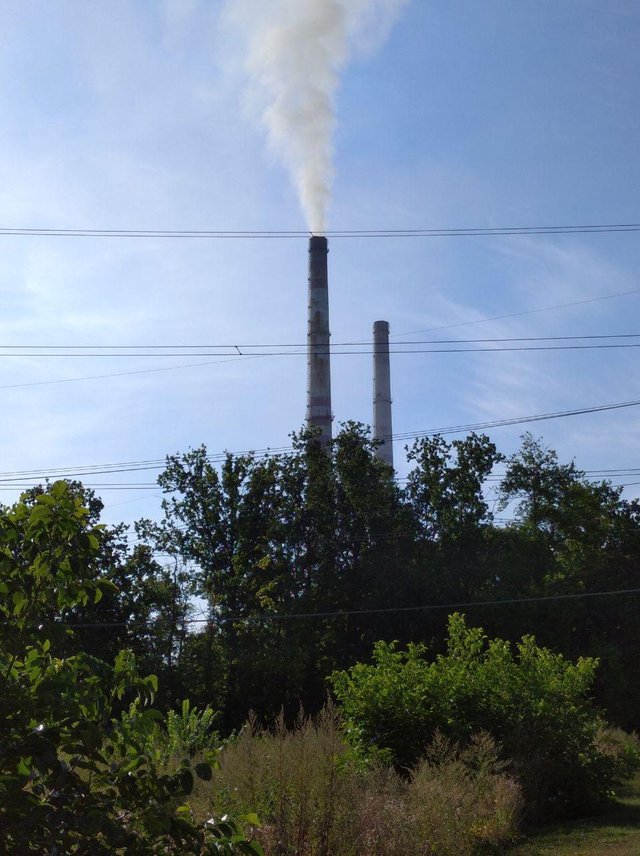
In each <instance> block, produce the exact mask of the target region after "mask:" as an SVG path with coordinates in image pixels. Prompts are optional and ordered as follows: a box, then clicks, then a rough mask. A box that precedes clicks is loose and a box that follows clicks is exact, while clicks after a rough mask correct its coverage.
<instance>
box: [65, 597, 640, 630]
mask: <svg viewBox="0 0 640 856" xmlns="http://www.w3.org/2000/svg"><path fill="white" fill-rule="evenodd" d="M629 594H640V588H630V589H616V590H614V591H594V592H579V593H574V594H553V595H542V596H540V597H514V598H508V599H504V600H479V601H463V602H459V603H440V604H423V605H422V606H389V607H378V608H371V609H339V610H327V611H323V612H282V613H271V614H269V613H265V614H263V615H252V616H245V615H228V616H224V617H222V616H216V617H215V621H216V622H217V623H218V624H226V623H229V622H234V623H246V624H252V623H262V622H270V621H297V620H300V619H308V618H343V617H344V618H347V617H349V616H352V615H386V614H391V613H395V614H397V613H408V612H430V611H433V610H437V609H470V608H473V607H479V606H482V607H484V606H511V605H514V604H519V603H545V602H550V601H561V600H579V599H583V598H591V597H611V596H615V595H618V596H619V595H629ZM131 623H133V622H126V621H105V622H79V623H78V624H75V623H73V624H69V625H68V626H69V627H85V628H88V627H127V626H128V625H129V624H131ZM209 623H212V619H210V618H190V619H186V620H185V621H184V624H209Z"/></svg>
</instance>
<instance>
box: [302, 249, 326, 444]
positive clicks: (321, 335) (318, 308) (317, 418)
mask: <svg viewBox="0 0 640 856" xmlns="http://www.w3.org/2000/svg"><path fill="white" fill-rule="evenodd" d="M328 252H329V248H328V245H327V239H326V238H324V237H320V236H318V235H313V236H312V237H311V238H309V314H308V319H309V321H308V329H307V423H308V425H309V427H312V428H319V429H320V443H321V444H322V445H323V446H326V445H327V443H329V442H330V441H331V368H330V361H329V288H328V278H327V254H328Z"/></svg>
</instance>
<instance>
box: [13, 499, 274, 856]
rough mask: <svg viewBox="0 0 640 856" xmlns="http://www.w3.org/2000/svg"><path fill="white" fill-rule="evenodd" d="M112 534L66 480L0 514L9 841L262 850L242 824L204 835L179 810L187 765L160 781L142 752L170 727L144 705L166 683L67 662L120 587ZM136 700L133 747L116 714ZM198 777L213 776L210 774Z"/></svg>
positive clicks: (129, 664)
mask: <svg viewBox="0 0 640 856" xmlns="http://www.w3.org/2000/svg"><path fill="white" fill-rule="evenodd" d="M101 532H102V530H101V529H100V528H99V527H97V526H96V525H93V524H92V523H90V512H89V510H88V509H86V508H84V507H83V506H82V504H81V501H80V498H79V497H78V495H77V491H74V489H73V488H70V487H69V486H68V485H67V484H66V483H64V482H56V483H55V484H53V485H51V486H50V488H49V489H48V490H47V491H45V492H42V493H40V494H39V495H37V496H33V497H29V498H28V499H27V501H23V502H19V503H17V504H16V505H15V506H13V507H12V508H10V509H3V510H2V512H0V615H1V616H2V619H3V620H2V623H1V625H0V674H1V675H2V681H3V686H2V694H1V697H0V706H1V709H0V729H1V730H0V825H1V827H2V830H3V840H2V843H1V844H0V846H1V847H2V848H4V849H3V852H7V853H34V854H43V856H44V854H52V853H60V854H61V853H65V854H66V853H69V854H73V853H76V854H86V856H89V854H91V856H94V854H113V853H124V852H126V853H128V854H165V853H171V852H180V853H204V852H228V853H234V852H238V853H239V852H243V853H254V854H256V853H259V852H260V850H259V848H258V847H257V845H254V844H251V843H250V842H248V841H246V840H245V839H244V838H242V836H241V835H240V834H239V829H238V826H237V824H235V822H233V821H226V820H224V819H223V821H221V822H217V821H215V820H212V821H211V823H210V824H209V826H206V827H204V828H198V827H197V826H196V825H195V824H194V823H193V821H192V819H191V817H190V812H189V809H188V806H183V807H181V808H178V809H177V811H176V808H175V806H176V803H178V802H180V798H181V797H183V798H184V797H185V796H186V795H188V793H189V792H190V790H191V788H192V786H193V772H194V771H192V769H191V766H190V763H189V762H188V761H185V762H184V764H183V766H182V768H181V769H179V770H177V771H176V772H174V773H163V772H162V771H160V770H158V769H156V768H154V766H153V765H152V764H151V763H149V760H148V758H147V757H146V756H145V755H144V753H143V752H142V751H141V750H140V742H141V740H142V737H143V736H144V734H145V733H147V732H148V730H149V729H151V728H154V727H155V723H156V722H157V721H159V720H162V715H161V714H160V713H159V712H157V711H154V710H153V709H151V708H149V707H147V706H146V705H148V704H149V702H150V701H151V700H152V698H153V695H154V692H155V689H156V679H155V677H153V676H149V677H144V678H143V677H140V676H139V674H138V672H137V670H136V665H135V659H134V657H133V655H132V653H131V652H129V651H126V650H123V651H121V652H120V653H119V654H118V655H117V657H116V659H115V662H114V664H113V665H109V664H107V663H106V662H104V661H102V660H100V659H98V658H96V657H94V656H92V655H90V654H87V653H85V652H82V651H76V652H74V653H69V649H70V645H69V641H70V640H71V641H73V639H72V631H71V629H70V627H69V625H68V624H67V619H68V617H69V616H70V615H73V613H74V610H75V609H76V607H78V606H87V605H88V604H89V603H94V604H96V603H98V602H99V601H100V600H101V599H102V598H103V596H104V595H105V594H109V593H112V592H113V590H114V585H113V583H112V582H110V581H109V580H108V579H105V578H104V577H103V576H101V575H100V574H99V549H100V540H101ZM132 696H133V697H137V698H139V699H140V701H141V702H142V703H143V706H142V707H140V708H139V713H138V715H136V716H134V717H132V718H131V721H130V723H129V725H130V735H129V739H123V735H122V733H121V732H120V731H119V730H118V729H117V728H115V727H114V725H113V715H114V713H115V712H117V710H118V707H119V706H120V705H122V704H123V703H124V702H125V701H126V700H127V699H129V698H131V697H132ZM195 773H196V774H198V775H200V776H202V777H204V778H210V777H211V768H210V766H209V765H208V764H202V765H199V766H197V767H196V768H195ZM225 847H226V849H224V848H225ZM221 848H222V849H221Z"/></svg>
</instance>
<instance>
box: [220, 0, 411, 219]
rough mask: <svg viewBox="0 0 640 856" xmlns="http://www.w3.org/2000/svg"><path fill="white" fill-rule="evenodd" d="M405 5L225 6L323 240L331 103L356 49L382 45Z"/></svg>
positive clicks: (382, 1)
mask: <svg viewBox="0 0 640 856" xmlns="http://www.w3.org/2000/svg"><path fill="white" fill-rule="evenodd" d="M406 2H407V0H257V2H253V0H228V6H229V9H230V11H231V12H232V14H233V17H234V18H235V21H236V23H240V25H241V26H242V28H243V30H244V32H245V33H246V34H247V35H248V60H247V70H248V72H249V74H250V76H251V78H252V80H253V81H254V82H255V83H257V84H258V86H259V88H260V90H261V92H262V97H263V103H264V104H265V105H266V106H265V107H264V109H263V119H264V123H265V125H266V128H267V134H268V138H269V143H270V146H271V147H272V149H273V150H274V151H275V152H276V153H277V154H278V156H279V157H280V158H281V159H282V160H283V161H284V163H285V164H286V166H287V168H288V170H289V172H290V173H291V177H292V179H293V182H294V184H295V186H296V189H297V192H298V196H299V198H300V204H301V206H302V209H303V211H304V214H305V217H306V220H307V224H308V227H309V229H310V231H311V232H313V233H314V234H323V233H324V232H325V229H326V215H327V208H328V204H329V198H330V193H331V181H332V178H333V132H334V128H335V123H336V116H335V97H336V93H337V89H338V85H339V82H340V73H341V72H342V70H343V69H344V67H345V65H346V63H347V62H348V60H349V58H350V56H351V54H352V53H353V51H354V50H358V49H362V48H365V49H367V50H368V51H369V52H371V51H372V50H375V48H376V47H378V46H379V45H381V44H382V42H383V41H384V39H385V37H386V35H387V34H388V32H389V30H390V28H391V26H392V24H393V22H394V20H395V17H396V15H397V13H398V12H399V10H400V8H401V7H402V6H403V5H404V4H405V3H406Z"/></svg>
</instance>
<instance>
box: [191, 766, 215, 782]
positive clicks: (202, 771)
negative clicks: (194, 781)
mask: <svg viewBox="0 0 640 856" xmlns="http://www.w3.org/2000/svg"><path fill="white" fill-rule="evenodd" d="M195 771H196V775H197V776H198V778H199V779H203V780H204V781H205V782H210V781H211V777H212V775H213V771H212V769H211V765H210V764H205V763H200V764H196V766H195Z"/></svg>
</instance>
